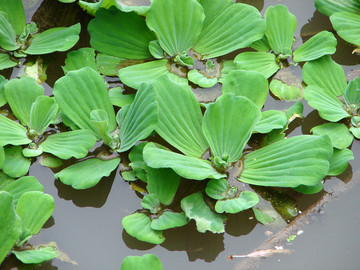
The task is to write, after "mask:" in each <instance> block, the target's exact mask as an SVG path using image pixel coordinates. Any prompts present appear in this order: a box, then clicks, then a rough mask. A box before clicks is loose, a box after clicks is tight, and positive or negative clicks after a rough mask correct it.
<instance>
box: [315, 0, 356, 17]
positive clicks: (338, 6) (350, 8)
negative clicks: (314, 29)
mask: <svg viewBox="0 0 360 270" xmlns="http://www.w3.org/2000/svg"><path fill="white" fill-rule="evenodd" d="M315 7H316V9H317V10H318V11H319V12H321V13H322V14H325V15H327V16H331V15H332V14H334V13H335V12H341V11H347V12H352V13H359V12H360V3H359V1H358V0H315Z"/></svg>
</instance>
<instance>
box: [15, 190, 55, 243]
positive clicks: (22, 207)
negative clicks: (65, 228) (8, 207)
mask: <svg viewBox="0 0 360 270" xmlns="http://www.w3.org/2000/svg"><path fill="white" fill-rule="evenodd" d="M54 207H55V205H54V199H53V197H51V196H50V195H49V194H44V193H43V192H40V191H30V192H26V193H24V194H23V195H22V196H21V197H20V199H19V201H18V204H17V206H16V214H17V215H18V216H19V217H20V218H21V222H22V233H21V236H20V239H19V240H20V241H23V240H24V239H26V238H28V237H29V236H31V235H34V234H38V233H39V231H40V230H41V228H42V226H43V225H44V224H45V222H46V221H47V220H48V219H49V218H50V217H51V215H52V212H53V211H54Z"/></svg>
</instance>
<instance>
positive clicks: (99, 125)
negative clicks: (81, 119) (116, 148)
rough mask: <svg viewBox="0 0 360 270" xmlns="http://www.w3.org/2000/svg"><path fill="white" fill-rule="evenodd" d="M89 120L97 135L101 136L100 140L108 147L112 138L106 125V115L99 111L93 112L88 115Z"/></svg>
mask: <svg viewBox="0 0 360 270" xmlns="http://www.w3.org/2000/svg"><path fill="white" fill-rule="evenodd" d="M90 120H91V122H92V124H93V125H94V127H95V128H96V129H97V131H98V132H99V134H100V135H101V138H102V140H103V141H104V143H105V144H106V145H110V143H111V141H112V138H111V134H110V131H109V125H108V121H109V119H108V116H107V113H106V112H105V111H104V110H102V109H100V110H93V111H91V113H90Z"/></svg>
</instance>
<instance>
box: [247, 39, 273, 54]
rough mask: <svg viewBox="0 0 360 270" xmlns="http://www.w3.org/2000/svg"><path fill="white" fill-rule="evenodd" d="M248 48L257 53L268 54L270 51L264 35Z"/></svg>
mask: <svg viewBox="0 0 360 270" xmlns="http://www.w3.org/2000/svg"><path fill="white" fill-rule="evenodd" d="M250 47H251V48H253V49H254V50H257V51H259V52H269V51H270V50H271V48H270V45H269V42H268V40H267V37H266V35H264V36H263V37H262V38H261V39H259V40H257V41H255V42H253V43H252V44H251V45H250Z"/></svg>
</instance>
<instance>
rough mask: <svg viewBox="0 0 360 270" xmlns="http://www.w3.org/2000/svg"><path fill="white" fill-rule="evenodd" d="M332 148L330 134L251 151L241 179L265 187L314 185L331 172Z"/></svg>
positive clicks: (246, 159)
mask: <svg viewBox="0 0 360 270" xmlns="http://www.w3.org/2000/svg"><path fill="white" fill-rule="evenodd" d="M332 149H333V148H332V145H331V141H330V139H329V137H328V136H309V135H301V136H296V137H291V138H288V139H286V140H281V141H279V142H275V143H273V144H270V145H268V146H265V147H263V148H261V149H259V150H255V151H254V152H252V153H250V154H247V155H246V156H245V158H244V170H243V172H242V173H241V175H240V178H239V180H240V181H242V182H245V183H248V184H254V185H261V186H278V187H297V186H299V185H307V186H314V185H316V184H318V183H320V181H321V180H322V179H323V178H324V177H325V176H326V175H327V172H328V170H329V159H330V158H331V156H332V152H333V150H332Z"/></svg>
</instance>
